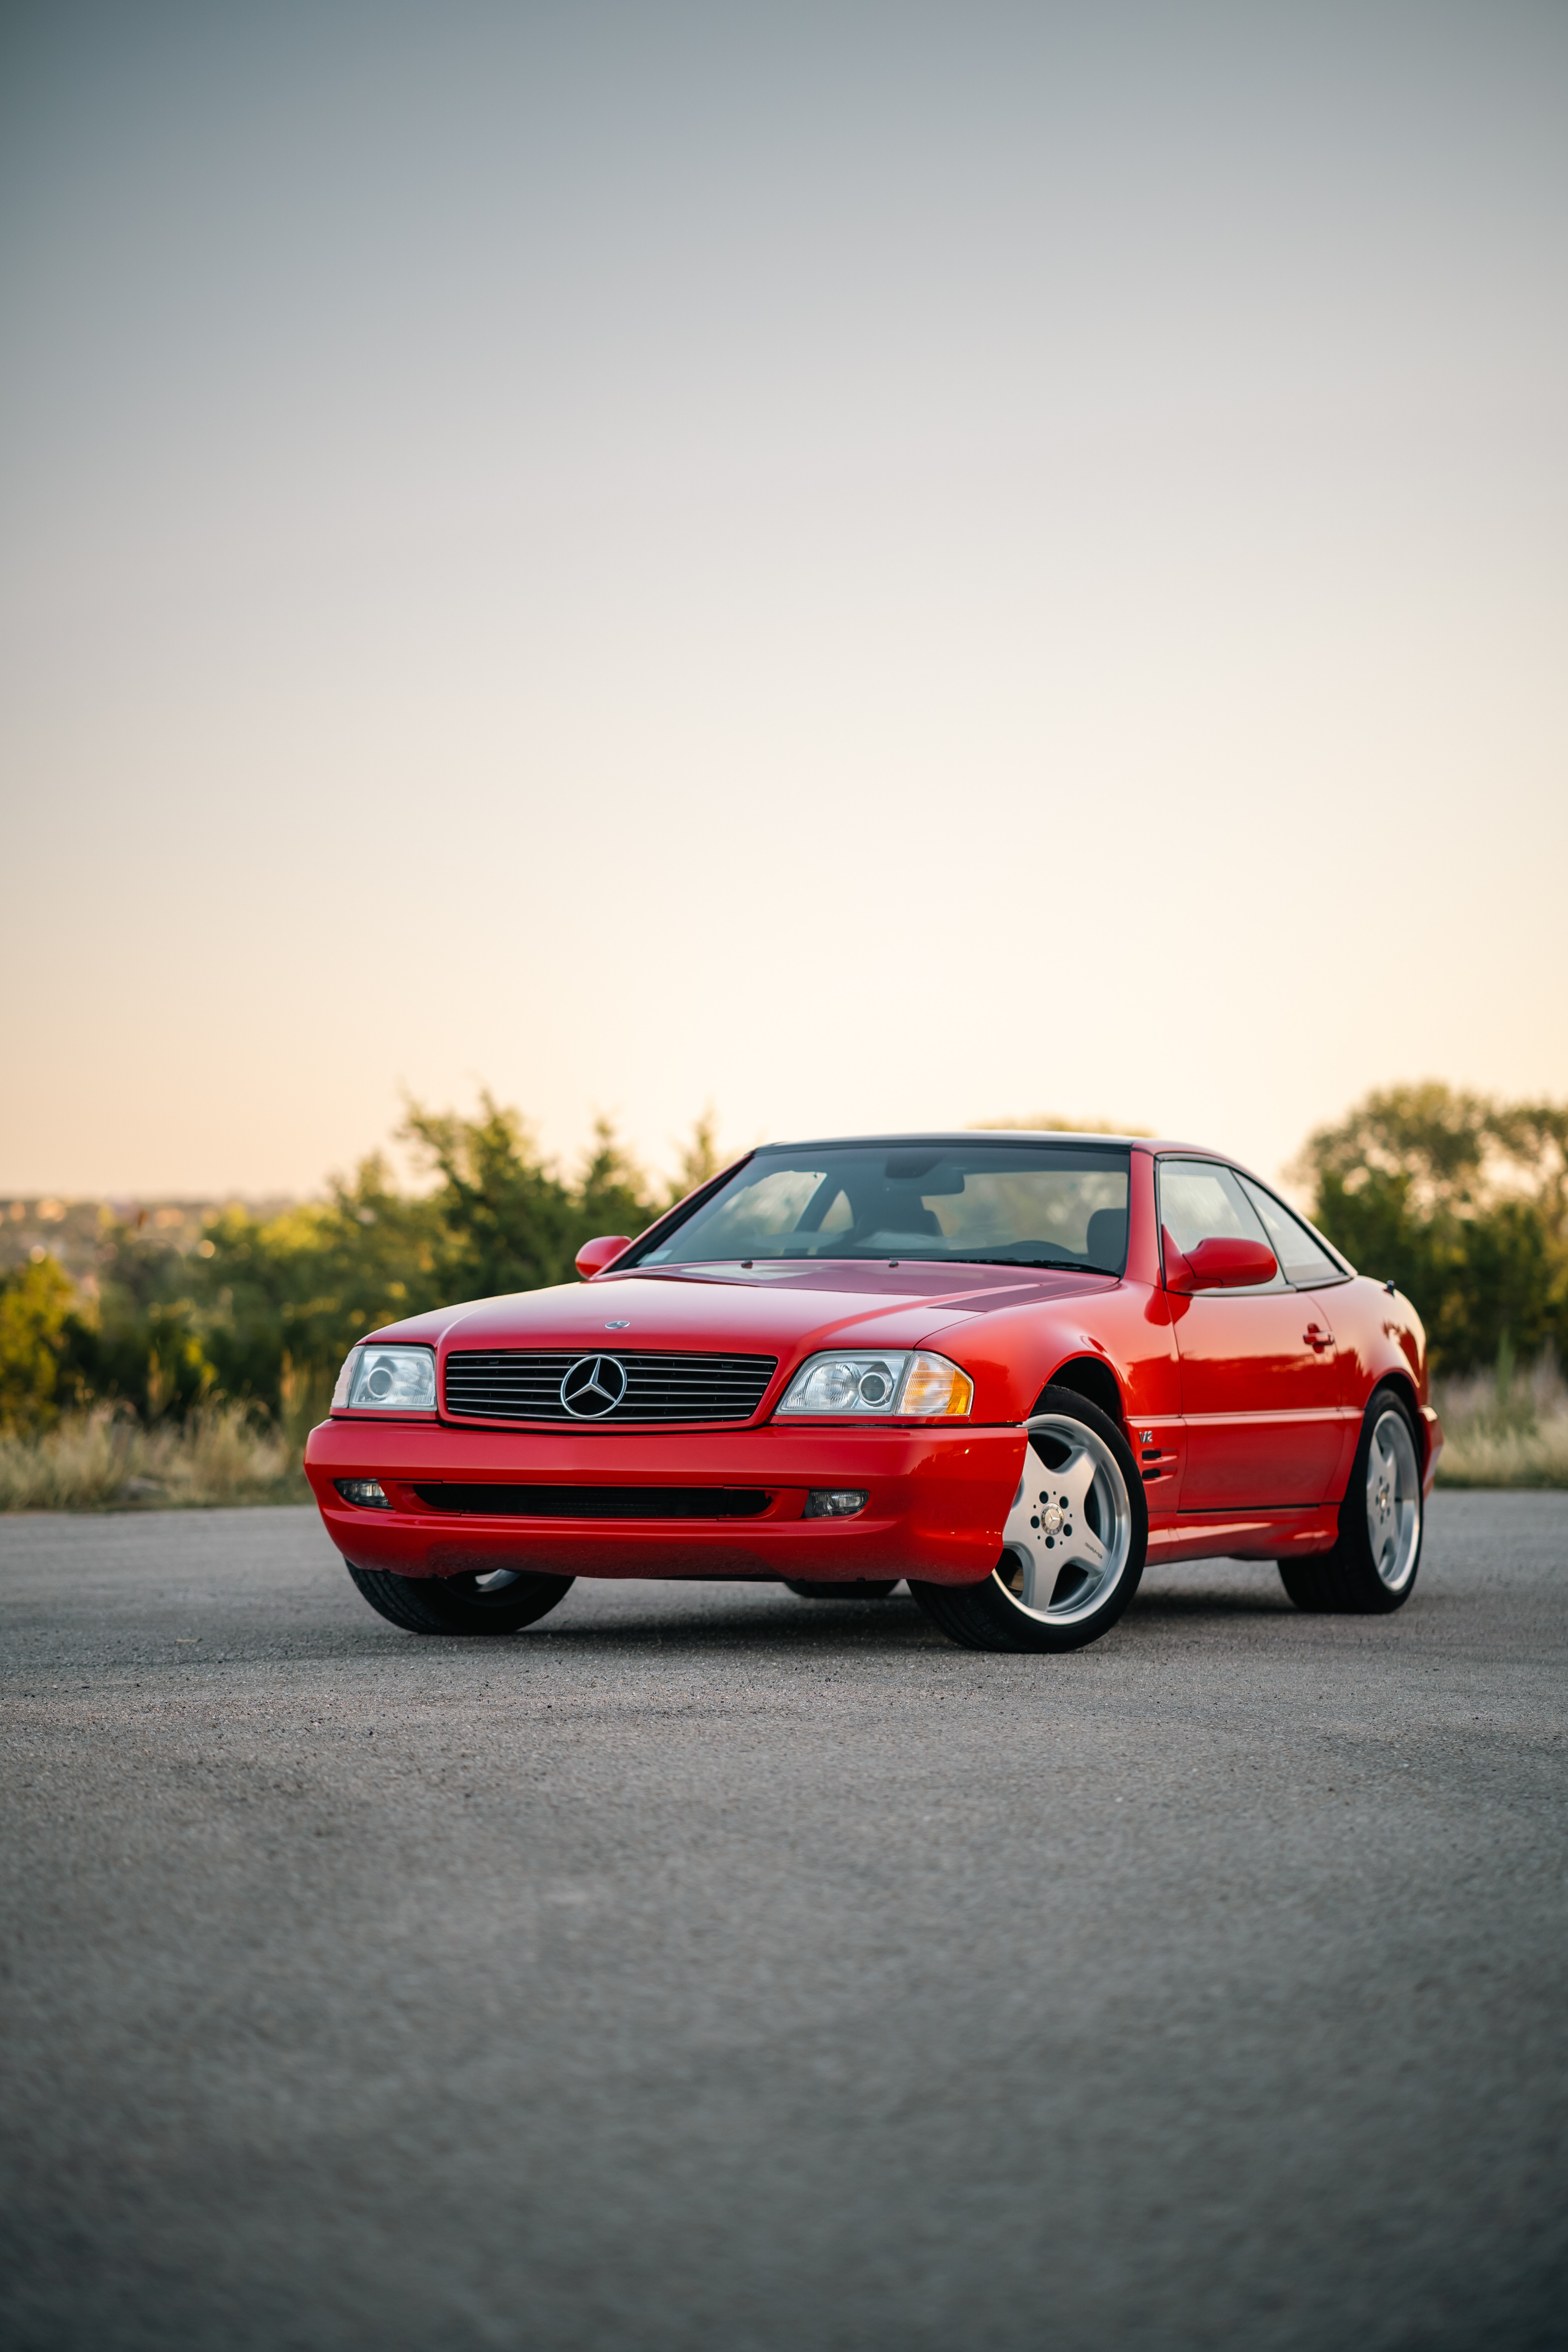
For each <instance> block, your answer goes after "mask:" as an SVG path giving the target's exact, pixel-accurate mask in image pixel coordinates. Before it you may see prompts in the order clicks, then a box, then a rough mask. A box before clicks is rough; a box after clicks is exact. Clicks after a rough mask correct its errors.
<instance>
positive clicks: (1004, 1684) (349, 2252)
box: [0, 1495, 1568, 2352]
mask: <svg viewBox="0 0 1568 2352" xmlns="http://www.w3.org/2000/svg"><path fill="white" fill-rule="evenodd" d="M0 1593H3V1598H4V1618H3V1623H4V1640H5V1660H6V1666H7V1681H8V1698H7V1706H6V1709H5V1824H6V1827H5V1875H4V1888H3V1895H0V1906H3V1925H4V1928H5V1969H6V1977H5V1993H4V2000H3V2004H0V2019H3V2024H4V2031H5V2047H6V2057H5V2069H6V2078H7V2079H6V2082H5V2086H4V2088H3V2090H0V2134H3V2140H4V2175H3V2179H0V2227H3V2229H4V2232H5V2245H4V2247H3V2248H0V2264H3V2272H0V2275H3V2281H4V2284H0V2297H3V2298H4V2308H3V2312H0V2317H3V2319H4V2325H5V2331H6V2340H7V2342H8V2343H9V2345H10V2346H11V2347H14V2352H24V2347H28V2352H30V2347H46V2346H47V2347H56V2346H73V2347H74V2346H81V2347H93V2352H118V2347H148V2352H153V2347H156V2352H182V2347H191V2346H200V2347H225V2352H228V2347H240V2352H249V2347H266V2352H293V2347H299V2352H318V2347H349V2346H353V2347H359V2346H365V2347H372V2346H374V2347H417V2352H470V2347H475V2352H478V2347H492V2346H499V2347H518V2352H557V2347H595V2352H618V2347H637V2352H642V2347H648V2352H665V2347H681V2348H682V2352H685V2347H701V2352H709V2347H712V2352H753V2347H754V2348H755V2352H795V2347H803V2352H841V2347H842V2352H851V2347H877V2348H878V2352H880V2347H889V2352H891V2348H892V2347H897V2352H928V2347H930V2352H958V2347H962V2352H990V2348H991V2347H997V2352H1000V2348H1001V2347H1008V2348H1009V2352H1010V2347H1029V2348H1030V2352H1035V2347H1047V2346H1048V2347H1052V2348H1053V2352H1076V2347H1094V2352H1101V2347H1106V2352H1142V2347H1149V2352H1184V2347H1211V2346H1224V2347H1228V2346H1233V2345H1234V2346H1237V2347H1247V2352H1257V2347H1324V2352H1329V2347H1332V2352H1342V2347H1346V2346H1354V2347H1356V2352H1382V2347H1398V2352H1440V2348H1442V2352H1446V2347H1465V2352H1471V2347H1479V2346H1485V2347H1488V2352H1499V2347H1536V2346H1540V2347H1547V2346H1552V2347H1561V2346H1562V2345H1563V2343H1564V2342H1565V2341H1568V2259H1565V2258H1568V2232H1565V2228H1564V2219H1563V2215H1564V2191H1565V2188H1568V2165H1565V2163H1564V2156H1565V2152H1568V2151H1565V2147H1564V2140H1565V2132H1564V2121H1565V2103H1564V2083H1565V2070H1564V2055H1565V2042H1568V1985H1565V1983H1564V1955H1565V1953H1568V1936H1565V1933H1564V1930H1565V1927H1568V1918H1565V1908H1568V1906H1565V1905H1564V1899H1563V1870H1562V1864H1563V1783H1564V1770H1563V1762H1564V1746H1563V1699H1564V1692H1565V1682H1564V1673H1563V1666H1564V1636H1565V1633H1568V1496H1543V1495H1542V1496H1533V1495H1511V1496H1439V1497H1438V1498H1437V1500H1436V1505H1435V1506H1434V1508H1433V1512H1432V1520H1431V1528H1430V1532H1429V1535H1428V1541H1427V1556H1426V1564H1425V1566H1424V1568H1423V1570H1422V1575H1421V1580H1420V1584H1419V1587H1418V1590H1417V1591H1416V1594H1415V1598H1414V1600H1413V1601H1411V1603H1410V1605H1409V1606H1408V1607H1407V1608H1406V1609H1405V1611H1403V1612H1401V1613H1400V1614H1399V1615H1397V1616H1394V1617H1392V1618H1388V1619H1382V1620H1375V1621H1374V1620H1366V1619H1317V1618H1310V1617H1303V1616H1300V1615H1298V1614H1297V1613H1296V1612H1295V1611H1293V1610H1292V1609H1291V1608H1289V1605H1288V1604H1287V1602H1286V1601H1285V1599H1284V1595H1283V1593H1282V1591H1280V1588H1279V1582H1278V1580H1277V1578H1276V1577H1275V1576H1274V1574H1273V1571H1272V1570H1268V1569H1263V1568H1248V1567H1243V1566H1240V1565H1235V1564H1230V1563H1210V1564H1207V1565H1205V1566H1202V1567H1199V1568H1195V1569H1186V1570H1163V1571H1162V1572H1161V1573H1160V1574H1159V1575H1158V1576H1152V1577H1151V1579H1150V1581H1149V1584H1148V1585H1147V1587H1146V1588H1145V1591H1144V1592H1143V1594H1142V1597H1141V1598H1140V1600H1139V1601H1138V1602H1137V1603H1136V1605H1135V1606H1134V1608H1133V1610H1132V1611H1131V1612H1130V1614H1129V1615H1128V1617H1127V1618H1126V1619H1125V1620H1124V1621H1123V1622H1122V1624H1121V1627H1120V1629H1119V1630H1118V1631H1117V1632H1115V1633H1112V1634H1111V1635H1110V1636H1109V1638H1108V1639H1107V1640H1105V1641H1104V1642H1102V1643H1099V1644H1098V1645H1097V1646H1095V1647H1094V1648H1092V1649H1089V1650H1086V1651H1083V1652H1080V1653H1079V1654H1078V1655H1076V1656H1073V1657H1068V1658H1055V1659H1053V1658H993V1657H976V1656H971V1655H969V1654H966V1653H964V1652H963V1651H961V1650H957V1649H954V1648H951V1647H949V1646H948V1645H947V1644H946V1643H943V1642H942V1640H941V1639H940V1637H939V1636H937V1635H936V1634H935V1633H933V1632H932V1631H931V1629H930V1628H929V1627H928V1626H927V1625H926V1623H925V1622H924V1621H923V1619H921V1617H920V1616H919V1615H918V1614H917V1612H916V1611H915V1610H914V1608H913V1606H912V1604H911V1603H910V1601H908V1600H907V1599H905V1598H903V1597H902V1596H900V1597H899V1598H897V1599H895V1600H893V1601H883V1602H852V1603H842V1602H841V1603H828V1602H823V1603H811V1602H805V1601H797V1600H795V1598H794V1597H793V1596H792V1595H790V1594H788V1593H786V1592H784V1591H781V1590H779V1589H777V1588H772V1587H741V1586H735V1585H708V1586H703V1585H684V1586H683V1585H679V1584H671V1583H663V1584H647V1585H641V1586H638V1585H634V1584H618V1585H605V1584H600V1585H594V1584H586V1583H580V1584H578V1585H577V1586H576V1587H575V1588H574V1591H573V1592H572V1594H571V1595H570V1596H569V1598H568V1600H567V1601H566V1602H565V1604H564V1605H563V1607H562V1608H561V1610H560V1611H559V1612H557V1613H556V1614H555V1615H554V1616H552V1617H551V1618H548V1619H546V1620H545V1621H544V1622H542V1624H541V1625H540V1626H539V1627H538V1628H537V1629H535V1630H534V1631H533V1632H531V1633H523V1634H520V1635H516V1636H513V1637H510V1638H509V1639H500V1640H497V1639H493V1638H492V1639H469V1640H452V1639H446V1640H439V1639H437V1640H430V1639H420V1638H419V1637H417V1636H414V1635H409V1634H405V1633H397V1632H395V1631H394V1630H393V1628H392V1627H390V1626H388V1625H385V1624H384V1623H383V1622H381V1621H380V1620H379V1619H378V1618H376V1617H374V1616H373V1615H372V1614H371V1612H370V1611H369V1610H368V1609H366V1608H365V1606H364V1605H363V1602H362V1601H360V1600H359V1598H358V1596H357V1595H356V1594H355V1593H354V1591H353V1589H352V1587H351V1586H350V1584H349V1582H348V1580H347V1578H346V1576H345V1575H344V1574H343V1572H342V1569H341V1567H340V1566H339V1565H338V1562H337V1559H336V1556H335V1555H334V1554H333V1553H332V1552H331V1549H329V1547H328V1546H327V1543H326V1541H325V1538H323V1537H322V1535H321V1532H320V1530H319V1528H318V1526H317V1524H316V1522H315V1519H314V1515H313V1514H312V1513H309V1512H306V1511H265V1510H258V1511H228V1512H209V1513H190V1514H177V1513H156V1514H143V1515H135V1516H122V1517H103V1518H79V1519H72V1518H64V1517H58V1518H57V1517H38V1518H27V1519H13V1520H10V1521H8V1522H0Z"/></svg>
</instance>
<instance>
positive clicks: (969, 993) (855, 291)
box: [0, 5, 1568, 1198]
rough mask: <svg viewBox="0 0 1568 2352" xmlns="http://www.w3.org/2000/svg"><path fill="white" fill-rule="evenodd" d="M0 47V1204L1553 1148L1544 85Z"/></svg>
mask: <svg viewBox="0 0 1568 2352" xmlns="http://www.w3.org/2000/svg"><path fill="white" fill-rule="evenodd" d="M3 42H4V46H3V47H0V59H3V62H4V70H3V72H0V89H3V91H4V97H3V99H0V107H3V114H0V126H3V136H0V187H3V189H4V201H3V203H0V278H3V284H4V288H5V295H4V299H5V315H6V319H7V322H8V335H7V345H8V351H9V353H10V359H9V362H8V367H7V371H6V375H5V383H4V385H3V387H0V401H3V402H4V405H5V415H6V430H5V531H4V540H3V548H4V551H3V554H0V595H3V597H4V604H5V656H4V659H5V703H4V708H5V716H4V719H3V721H0V726H3V742H4V753H5V757H4V768H3V771H0V772H3V773H4V777H5V808H4V828H5V829H4V840H5V850H6V856H5V870H6V888H5V924H4V927H3V944H0V956H3V963H0V978H3V982H4V989H5V1008H6V1018H5V1055H4V1095H3V1100H4V1104H5V1116H4V1119H3V1121H0V1193H4V1194H6V1195H10V1194H24V1193H26V1194H28V1195H32V1194H36V1193H39V1192H47V1193H51V1194H58V1195H59V1196H61V1197H62V1198H66V1197H70V1196H73V1195H85V1194H92V1193H100V1192H101V1193H105V1194H110V1195H114V1196H117V1197H124V1196H135V1195H140V1196H143V1197H146V1196H157V1195H160V1194H163V1195H171V1196H186V1197H198V1196H203V1195H209V1196H219V1195H226V1194H230V1193H240V1194H245V1195H249V1196H252V1197H259V1196H263V1195H271V1194H279V1193H293V1194H303V1193H307V1192H313V1191H315V1190H316V1189H318V1187H319V1186H320V1185H321V1182H322V1181H323V1180H324V1178H325V1177H326V1175H327V1173H328V1171H331V1170H333V1169H345V1168H347V1167H349V1166H350V1165H351V1164H352V1163H353V1162H354V1161H355V1160H358V1159H359V1158H360V1157H361V1156H362V1155H363V1154H364V1153H365V1152H367V1151H369V1150H374V1149H376V1148H378V1147H380V1146H383V1145H384V1144H385V1142H386V1140H387V1139H388V1137H389V1135H390V1134H391V1132H392V1130H393V1129H395V1126H396V1125H397V1123H398V1120H399V1118H400V1116H401V1107H402V1103H403V1100H404V1097H405V1094H408V1095H412V1096H413V1097H416V1098H417V1099H419V1100H422V1101H424V1102H426V1103H429V1104H433V1105H437V1106H441V1105H446V1104H448V1103H451V1104H456V1105H458V1106H460V1107H463V1108H468V1107H470V1106H471V1105H472V1104H473V1102H474V1100H475V1099H476V1097H477V1093H478V1090H479V1087H489V1089H491V1090H492V1091H493V1093H494V1094H495V1095H496V1096H497V1097H499V1098H500V1100H501V1101H503V1102H510V1103H515V1104H517V1105H518V1106H519V1107H520V1108H521V1110H522V1111H523V1113H524V1114H525V1116H527V1117H528V1118H530V1119H531V1121H532V1122H533V1124H534V1126H535V1127H536V1129H537V1130H538V1132H539V1134H540V1135H541V1137H542V1140H543V1142H544V1144H545V1145H546V1147H547V1148H548V1149H550V1150H553V1151H555V1152H558V1153H560V1154H562V1155H563V1157H565V1158H566V1159H568V1160H572V1159H574V1158H575V1157H576V1156H577V1155H578V1154H579V1152H580V1151H581V1150H582V1148H583V1147H584V1144H585V1142H586V1141H587V1139H588V1137H589V1134H590V1130H591V1127H592V1122H593V1120H594V1118H595V1115H596V1114H599V1113H604V1114H606V1115H608V1116H610V1117H611V1118H614V1119H615V1120H616V1124H617V1126H618V1128H619V1129H620V1130H621V1131H622V1133H623V1134H624V1136H625V1137H626V1139H627V1140H628V1142H629V1143H630V1145H631V1146H632V1148H633V1149H634V1150H636V1151H637V1153H639V1154H640V1155H641V1156H642V1157H643V1158H644V1159H645V1160H648V1161H650V1162H652V1163H654V1164H655V1165H658V1166H662V1167H668V1166H669V1165H671V1164H672V1163H673V1161H674V1160H675V1157H676V1154H677V1151H678V1149H679V1145H680V1143H681V1142H682V1141H683V1140H684V1139H685V1137H686V1136H687V1134H688V1132H689V1129H690V1127H691V1123H692V1121H693V1120H694V1118H696V1117H697V1116H698V1115H699V1114H700V1113H701V1112H702V1111H703V1109H704V1108H705V1107H708V1106H711V1107H712V1108H713V1109H714V1111H715V1112H716V1115H717V1118H718V1122H719V1127H720V1131H721V1141H722V1142H723V1144H724V1145H725V1146H727V1147H729V1148H731V1149H740V1148H743V1147H744V1146H746V1145H747V1144H749V1143H751V1142H752V1141H755V1140H758V1139H761V1138H763V1137H764V1136H773V1137H790V1136H806V1135H823V1134H829V1133H833V1132H836V1131H846V1132H847V1131H866V1130H874V1129H911V1128H919V1127H921V1126H942V1127H952V1126H960V1125H964V1124H967V1123H971V1122H973V1121H975V1120H979V1119H985V1118H1005V1117H1007V1116H1014V1117H1022V1116H1026V1115H1029V1114H1033V1113H1036V1112H1042V1111H1047V1110H1048V1111H1054V1112H1057V1113H1059V1114H1061V1115H1062V1116H1064V1117H1067V1118H1075V1119H1076V1118H1084V1119H1089V1118H1110V1119H1125V1120H1128V1121H1130V1122H1133V1123H1136V1124H1139V1125H1142V1126H1144V1127H1148V1128H1151V1129H1155V1130H1157V1131H1160V1132H1163V1133H1176V1134H1181V1135H1185V1136H1190V1137H1192V1138H1194V1139H1197V1140H1202V1141H1206V1142H1210V1143H1213V1144H1214V1145H1215V1146H1217V1147H1220V1148H1223V1149H1226V1150H1232V1151H1234V1152H1236V1153H1237V1155H1238V1156H1239V1157H1241V1158H1242V1159H1244V1160H1247V1161H1248V1162H1250V1163H1251V1164H1252V1165H1254V1166H1256V1167H1258V1168H1259V1169H1260V1170H1261V1171H1263V1172H1265V1173H1266V1174H1268V1175H1274V1174H1276V1173H1278V1171H1279V1169H1280V1167H1281V1166H1282V1164H1283V1163H1284V1162H1286V1161H1287V1160H1289V1157H1290V1155H1291V1154H1292V1152H1293V1151H1294V1150H1295V1149H1296V1148H1297V1147H1298V1145H1299V1144H1300V1141H1301V1139H1302V1138H1303V1137H1304V1136H1305V1134H1306V1133H1307V1131H1308V1129H1310V1127H1311V1126H1313V1125H1314V1124H1315V1123H1317V1122H1319V1121H1321V1120H1323V1119H1325V1118H1331V1117H1332V1116H1334V1115H1335V1114H1336V1113H1337V1112H1339V1111H1340V1110H1342V1108H1343V1107H1344V1106H1345V1105H1346V1104H1347V1103H1348V1102H1349V1101H1350V1100H1351V1099H1352V1098H1353V1097H1355V1096H1357V1095H1358V1094H1360V1093H1361V1092H1363V1090H1364V1089H1365V1088H1367V1087H1370V1086H1373V1085H1376V1084H1380V1083H1385V1082H1389V1081H1392V1080H1396V1079H1400V1078H1418V1077H1423V1076H1428V1075H1433V1076H1442V1077H1445V1078H1448V1079H1451V1080H1453V1081H1454V1082H1456V1083H1458V1084H1465V1085H1471V1086H1477V1087H1482V1088H1485V1089H1495V1090H1497V1091H1500V1092H1502V1093H1505V1094H1514V1095H1550V1096H1562V1095H1565V1094H1568V1022H1565V1020H1564V1017H1563V1011H1564V1003H1565V1001H1568V989H1565V980H1568V969H1565V967H1568V953H1565V945H1564V942H1565V940H1568V922H1565V921H1564V918H1563V872H1564V868H1565V858H1568V814H1565V812H1568V758H1565V754H1568V664H1565V663H1564V659H1563V646H1564V645H1565V643H1568V593H1565V587H1568V569H1565V564H1564V555H1563V550H1564V547H1565V546H1568V530H1565V522H1568V517H1565V514H1564V505H1565V499H1564V490H1565V485H1568V469H1565V467H1564V435H1563V419H1564V413H1565V409H1564V394H1565V392H1568V305H1565V300H1564V283H1563V260H1562V257H1563V245H1564V230H1565V227H1568V136H1565V132H1568V104H1565V100H1568V16H1564V15H1563V13H1561V12H1555V13H1547V12H1541V11H1536V10H1532V9H1529V8H1525V7H1522V6H1511V5H1505V6H1498V7H1493V8H1489V9H1486V10H1481V9H1468V10H1465V9H1460V10H1452V11H1449V10H1432V9H1429V8H1423V9H1416V8H1414V7H1410V8H1406V7H1374V8H1373V9H1371V10H1370V11H1366V12H1360V13H1358V12H1349V11H1346V12H1336V11H1323V10H1313V11H1300V12H1294V13H1292V12H1279V11H1267V12H1247V11H1237V10H1232V9H1221V8H1192V9H1182V8H1176V9H1156V8H1119V9H1118V8H1113V9H1110V10H1108V11H1103V12H1093V13H1091V15H1090V16H1089V17H1088V19H1087V20H1086V19H1085V18H1084V16H1082V13H1081V12H1077V11H1067V10H1060V11H1056V10H1040V9H1021V8H1013V7H1002V6H994V5H982V6H980V7H978V8H976V9H972V10H964V11H952V12H936V11H932V12H925V11H921V10H891V9H885V8H868V7H851V8H849V9H847V10H845V11H826V10H823V11H814V10H811V9H805V10H790V11H781V12H778V13H777V14H776V15H773V16H770V15H768V14H766V13H750V12H747V13H741V12H733V11H729V12H726V11H710V10H703V9H689V8H679V7H677V8H664V9H656V10H652V11H648V10H641V11H639V10H632V9H608V8H595V7H591V6H590V7H584V8H583V9H574V10H571V11H560V10H550V9H532V8H527V7H518V8H497V7H491V6H488V5H455V6H454V7H452V8H450V9H448V10H445V11H442V12H439V13H431V14H428V15H425V14H420V13H416V12H407V13H405V12H403V11H401V10H397V9H392V10H374V9H369V8H360V7H357V6H342V5H340V6H328V7H326V8H324V9H322V10H321V11H319V12H314V13H310V12H294V11H288V10H284V11H270V10H268V11H261V10H256V11H243V10H242V11H226V12H210V11H201V10H196V9H194V8H190V7H186V6H184V5H180V6H174V5H171V6H166V7H165V6H153V7H150V8H148V9H146V10H138V11H135V12H129V13H128V12H124V11H118V10H114V9H111V8H109V7H107V6H103V5H86V6H79V7H71V6H65V7H62V8H59V9H47V10H46V9H43V8H38V7H34V8H27V7H24V8H21V9H18V10H16V11H12V12H10V13H9V15H8V16H7V20H6V25H5V31H4V36H3Z"/></svg>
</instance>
